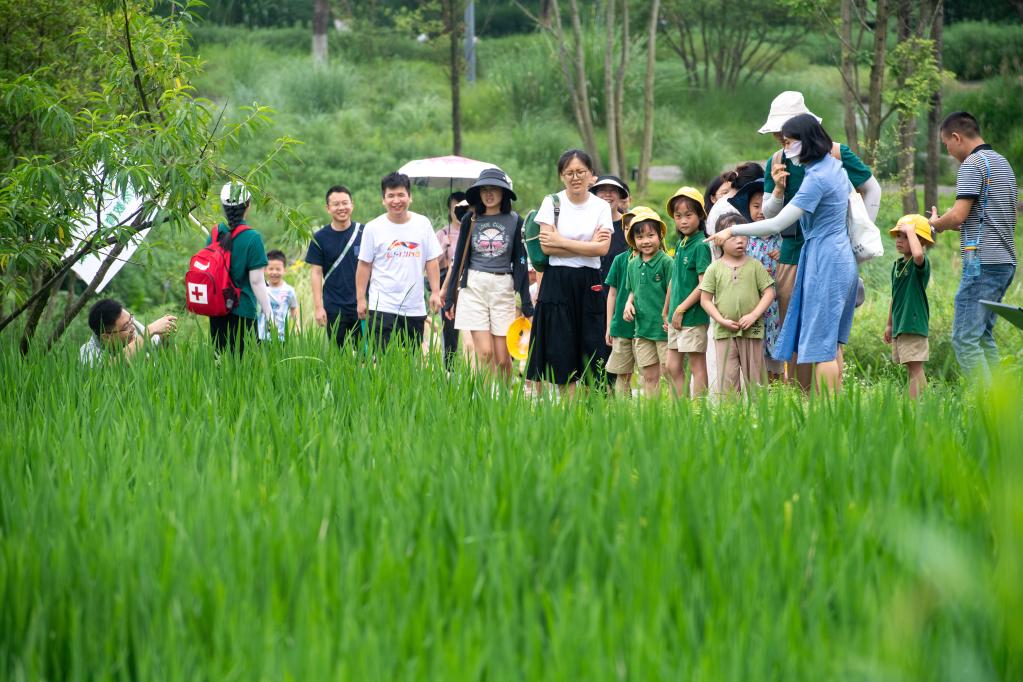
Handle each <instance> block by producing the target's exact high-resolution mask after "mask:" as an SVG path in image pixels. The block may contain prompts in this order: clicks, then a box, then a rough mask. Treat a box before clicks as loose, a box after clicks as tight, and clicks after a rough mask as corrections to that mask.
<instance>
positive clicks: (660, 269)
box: [628, 251, 672, 341]
mask: <svg viewBox="0 0 1023 682" xmlns="http://www.w3.org/2000/svg"><path fill="white" fill-rule="evenodd" d="M671 267H672V264H671V258H670V257H669V256H668V254H666V253H664V252H663V251H658V252H657V253H656V254H654V257H653V258H651V259H650V260H648V261H645V260H643V257H642V256H637V257H635V258H633V259H632V260H630V261H629V274H628V281H629V286H630V288H631V289H632V305H633V306H634V307H635V308H636V338H637V339H650V340H651V341H667V340H668V333H667V332H666V331H664V317H663V314H664V299H665V297H666V296H667V295H668V282H670V281H671Z"/></svg>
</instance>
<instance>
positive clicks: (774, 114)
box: [757, 90, 821, 135]
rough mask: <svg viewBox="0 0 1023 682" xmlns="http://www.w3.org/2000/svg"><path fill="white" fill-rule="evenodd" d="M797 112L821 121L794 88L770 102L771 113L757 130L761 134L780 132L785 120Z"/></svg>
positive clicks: (796, 114) (801, 94)
mask: <svg viewBox="0 0 1023 682" xmlns="http://www.w3.org/2000/svg"><path fill="white" fill-rule="evenodd" d="M799 114H810V115H811V116H813V117H814V118H815V119H817V122H818V123H820V122H821V117H820V116H818V115H817V114H815V113H813V112H812V111H810V110H809V109H807V108H806V102H804V101H803V93H801V92H797V91H796V90H786V91H785V92H783V93H781V94H780V95H778V96H777V97H775V98H774V101H772V102H771V113H770V114H768V115H767V121H765V122H764V125H762V126H760V130H758V131H757V132H758V133H760V134H761V135H763V134H765V133H780V132H781V127H782V126H783V125H785V121H787V120H789V119H790V118H792V117H793V116H798V115H799Z"/></svg>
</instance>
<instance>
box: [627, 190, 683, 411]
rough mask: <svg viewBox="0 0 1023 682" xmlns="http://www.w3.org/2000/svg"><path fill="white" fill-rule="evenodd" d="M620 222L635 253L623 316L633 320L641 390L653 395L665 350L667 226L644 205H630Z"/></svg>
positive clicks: (668, 263)
mask: <svg viewBox="0 0 1023 682" xmlns="http://www.w3.org/2000/svg"><path fill="white" fill-rule="evenodd" d="M623 222H624V223H625V224H627V225H628V226H629V231H628V232H627V233H626V234H625V239H626V240H627V241H628V243H629V246H630V247H631V248H632V249H633V250H634V251H635V252H636V257H635V258H633V259H631V260H630V261H629V269H628V274H627V276H626V277H627V280H628V283H629V288H630V289H631V290H632V291H631V292H630V293H629V300H628V302H626V304H625V310H624V312H623V314H622V317H624V318H625V320H628V321H635V323H636V332H635V335H636V338H635V339H634V340H633V353H634V355H635V356H636V364H637V365H639V367H640V370H641V371H642V373H643V392H644V394H645V395H647V396H649V397H652V396H655V395H657V394H658V392H659V384H660V381H661V366H662V365H664V362H665V359H666V357H665V356H666V353H667V350H668V334H667V332H666V331H665V329H664V318H663V317H662V314H663V311H664V300H665V298H666V297H667V295H668V282H669V281H671V267H672V264H671V258H669V257H668V254H666V253H665V252H664V235H665V234H666V233H667V231H668V227H667V225H665V224H664V221H663V220H661V217H660V216H659V215H657V212H656V211H654V210H653V209H652V208H648V207H646V206H637V207H635V208H633V209H631V210H630V211H629V212H628V213H626V214H625V217H624V218H623Z"/></svg>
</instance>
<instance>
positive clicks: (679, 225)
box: [664, 187, 711, 397]
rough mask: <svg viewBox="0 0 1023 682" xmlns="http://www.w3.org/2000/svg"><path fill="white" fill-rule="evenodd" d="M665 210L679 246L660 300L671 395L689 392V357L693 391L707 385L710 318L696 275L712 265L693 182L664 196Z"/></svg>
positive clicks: (704, 217)
mask: <svg viewBox="0 0 1023 682" xmlns="http://www.w3.org/2000/svg"><path fill="white" fill-rule="evenodd" d="M668 215H670V216H671V217H672V219H673V220H674V221H675V229H676V230H678V238H679V242H678V246H677V247H675V260H674V263H673V265H672V271H671V281H670V282H669V283H668V295H667V298H666V299H665V304H664V319H665V322H666V323H667V328H668V353H667V362H666V363H665V364H666V366H667V370H668V376H670V377H671V382H672V386H673V388H674V389H675V395H676V396H681V395H688V394H689V390H688V386H689V381H688V380H687V378H686V373H685V361H686V360H687V359H688V360H689V371H690V373H691V374H692V377H693V379H692V386H693V397H696V396H698V395H701V394H703V392H704V391H706V390H707V355H706V354H707V325H709V324H710V318H709V317H708V316H707V311H706V310H704V309H703V307H702V306H701V305H700V288H699V287H700V281H701V280H702V279H703V273H704V272H706V271H707V268H708V267H710V261H711V257H710V247H709V246H708V245H707V244H705V243H704V241H703V239H704V237H705V236H706V235H705V233H706V229H707V228H706V220H707V212H706V211H705V210H704V204H703V194H701V193H700V190H698V189H696V188H694V187H679V188H678V190H677V191H676V192H675V194H673V195H672V197H671V198H670V199H668Z"/></svg>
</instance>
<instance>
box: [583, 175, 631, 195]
mask: <svg viewBox="0 0 1023 682" xmlns="http://www.w3.org/2000/svg"><path fill="white" fill-rule="evenodd" d="M602 186H603V187H614V188H615V189H618V190H620V191H622V192H624V193H625V196H623V197H622V198H623V199H628V198H629V197H630V196H632V193H631V192H629V185H628V184H626V182H625V181H624V180H622V179H621V178H620V177H618V176H617V175H601V176H600V177H598V178H597V180H596V181H595V182H594V183H593V186H592V187H590V192H591V193H592V194H596V193H597V188H598V187H602Z"/></svg>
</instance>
